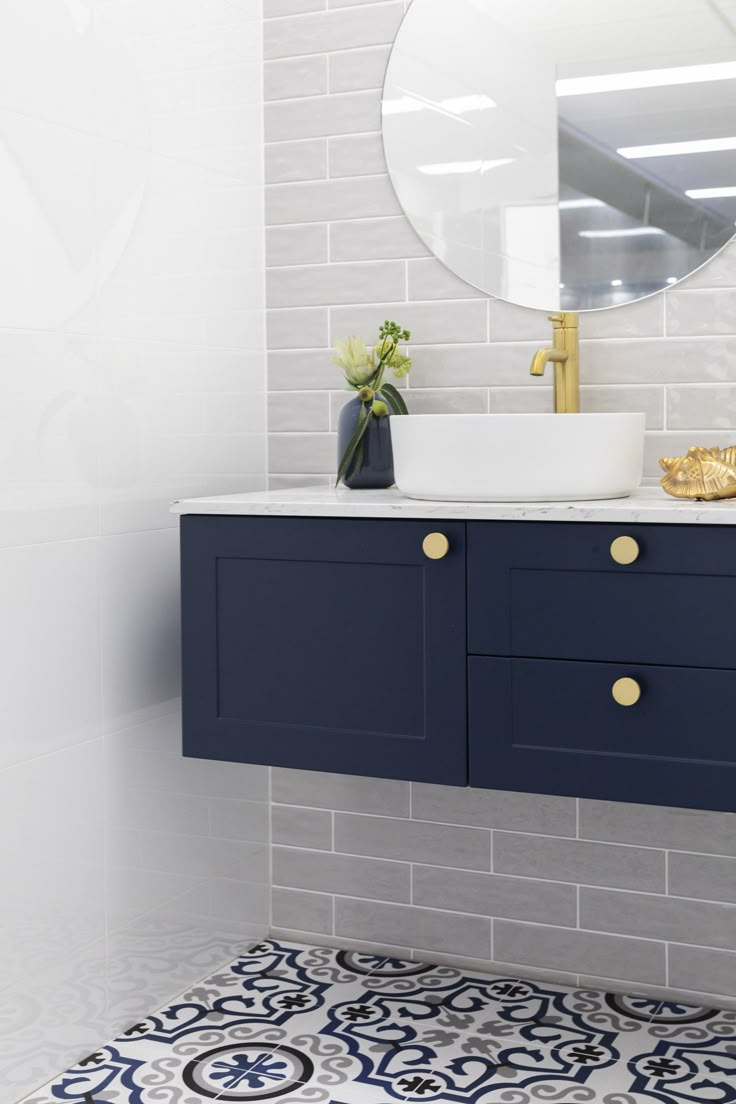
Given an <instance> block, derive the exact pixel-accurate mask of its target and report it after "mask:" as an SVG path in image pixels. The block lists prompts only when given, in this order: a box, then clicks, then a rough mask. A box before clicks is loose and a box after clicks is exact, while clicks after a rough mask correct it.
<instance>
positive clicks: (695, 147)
mask: <svg viewBox="0 0 736 1104" xmlns="http://www.w3.org/2000/svg"><path fill="white" fill-rule="evenodd" d="M721 150H736V138H698V139H696V140H695V141H693V142H658V143H657V144H656V145H653V146H623V147H622V148H621V149H619V150H616V153H620V154H621V156H622V157H627V158H628V159H629V160H631V159H632V158H635V157H674V156H675V155H676V154H681V153H719V152H720V151H721Z"/></svg>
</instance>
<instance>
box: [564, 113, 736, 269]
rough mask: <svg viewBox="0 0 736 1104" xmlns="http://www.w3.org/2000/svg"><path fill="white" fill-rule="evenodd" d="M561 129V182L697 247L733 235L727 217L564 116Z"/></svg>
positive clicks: (700, 247)
mask: <svg viewBox="0 0 736 1104" xmlns="http://www.w3.org/2000/svg"><path fill="white" fill-rule="evenodd" d="M559 131H560V133H559V148H560V165H561V166H564V177H563V178H562V180H561V183H563V184H566V185H570V187H572V188H574V189H575V190H576V191H578V192H582V193H583V194H584V195H588V196H594V197H596V198H597V199H601V200H603V202H604V203H607V204H609V206H611V207H615V208H617V209H618V210H619V211H623V212H624V213H625V214H627V215H630V216H631V217H632V218H634V219H637V220H638V221H640V222H643V223H645V224H646V225H648V226H656V227H659V228H660V229H662V230H664V231H666V233H668V234H672V235H673V236H674V237H676V238H679V239H680V240H681V241H684V242H687V243H688V245H694V246H696V248H698V249H703V248H708V247H710V248H713V247H714V246H715V245H721V244H724V243H725V242H726V241H727V240H728V239H729V238H730V237H731V236H732V235H733V232H734V226H733V225H732V223H731V222H729V220H728V219H727V218H723V217H721V216H719V215H717V214H715V213H714V212H712V211H709V210H707V209H706V208H704V207H702V206H701V205H700V204H699V203H696V202H695V201H694V200H692V199H689V198H688V197H687V196H683V195H681V194H678V193H676V192H673V191H670V190H669V189H668V188H666V187H665V186H664V185H663V184H661V183H660V182H659V181H658V180H656V178H654V177H651V176H648V175H647V174H646V173H644V172H643V171H642V170H641V168H640V167H638V166H637V165H636V164H635V163H634V162H632V161H626V160H624V158H622V157H618V156H617V155H616V154H615V153H612V152H609V151H607V150H605V149H603V148H601V147H600V146H597V145H595V144H594V143H592V142H591V141H590V140H589V139H587V138H585V137H584V136H583V135H582V134H581V133H580V132H579V131H577V130H575V129H574V128H573V127H570V126H569V125H567V124H565V123H563V122H562V120H560V127H559Z"/></svg>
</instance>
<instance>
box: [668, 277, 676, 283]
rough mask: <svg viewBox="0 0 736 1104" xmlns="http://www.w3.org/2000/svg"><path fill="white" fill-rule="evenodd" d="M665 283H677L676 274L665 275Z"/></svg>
mask: <svg viewBox="0 0 736 1104" xmlns="http://www.w3.org/2000/svg"><path fill="white" fill-rule="evenodd" d="M667 283H668V284H676V283H677V276H668V277H667Z"/></svg>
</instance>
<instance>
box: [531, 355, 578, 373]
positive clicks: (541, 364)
mask: <svg viewBox="0 0 736 1104" xmlns="http://www.w3.org/2000/svg"><path fill="white" fill-rule="evenodd" d="M569 355H570V354H569V353H565V352H561V351H560V350H559V349H537V351H536V353H535V354H534V356H533V357H532V366H531V368H530V369H529V371H530V372H531V374H532V375H533V376H543V375H544V369H545V368H546V367H547V365H548V364H565V363H566V362H567V360H568V358H569Z"/></svg>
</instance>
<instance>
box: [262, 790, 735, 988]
mask: <svg viewBox="0 0 736 1104" xmlns="http://www.w3.org/2000/svg"><path fill="white" fill-rule="evenodd" d="M272 797H273V805H272V810H271V815H272V839H273V847H272V852H273V855H272V867H273V884H274V889H273V924H274V928H275V930H276V931H277V933H280V934H283V935H287V934H288V935H290V936H294V937H295V938H298V937H299V936H301V937H302V938H309V939H316V940H317V941H324V942H337V943H341V944H346V945H349V946H353V945H355V946H373V945H376V944H379V945H381V946H384V947H388V948H390V949H391V950H395V951H397V952H398V953H400V954H403V955H407V956H408V955H409V954H410V953H411V954H412V955H413V956H415V957H418V958H425V959H429V960H437V959H440V960H441V961H443V962H449V963H460V962H461V961H463V960H468V959H471V960H474V965H476V966H485V967H486V968H488V966H489V963H492V964H493V968H494V969H498V970H499V971H501V972H503V973H504V974H509V973H511V974H515V975H516V976H529V975H532V976H533V975H535V974H538V975H540V976H543V977H548V978H553V979H556V980H558V981H560V982H562V983H563V984H565V983H568V984H573V985H575V984H581V985H595V986H601V985H605V986H607V987H609V988H611V989H619V990H621V989H623V990H629V991H638V992H641V991H645V992H651V993H654V994H662V995H664V994H665V992H668V993H670V994H673V993H676V994H682V995H683V997H684V999H686V1000H689V1002H690V1003H695V1004H697V1003H699V1002H701V1001H703V1000H706V1001H713V1002H715V1003H716V1004H722V1005H725V1006H730V1007H736V996H735V994H736V953H734V947H736V816H734V815H733V814H730V813H708V812H697V811H693V810H690V809H668V808H659V807H654V806H647V805H628V804H622V803H616V802H606V801H587V800H580V801H576V800H575V799H573V798H564V797H541V796H536V795H530V794H517V793H504V792H502V791H495V790H473V789H457V788H454V787H449V786H433V785H425V784H418V783H414V784H409V783H408V782H399V781H393V780H386V779H372V778H371V779H368V778H351V777H347V776H342V775H333V774H319V773H311V772H303V771H294V770H285V769H276V768H274V769H273V772H272Z"/></svg>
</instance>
